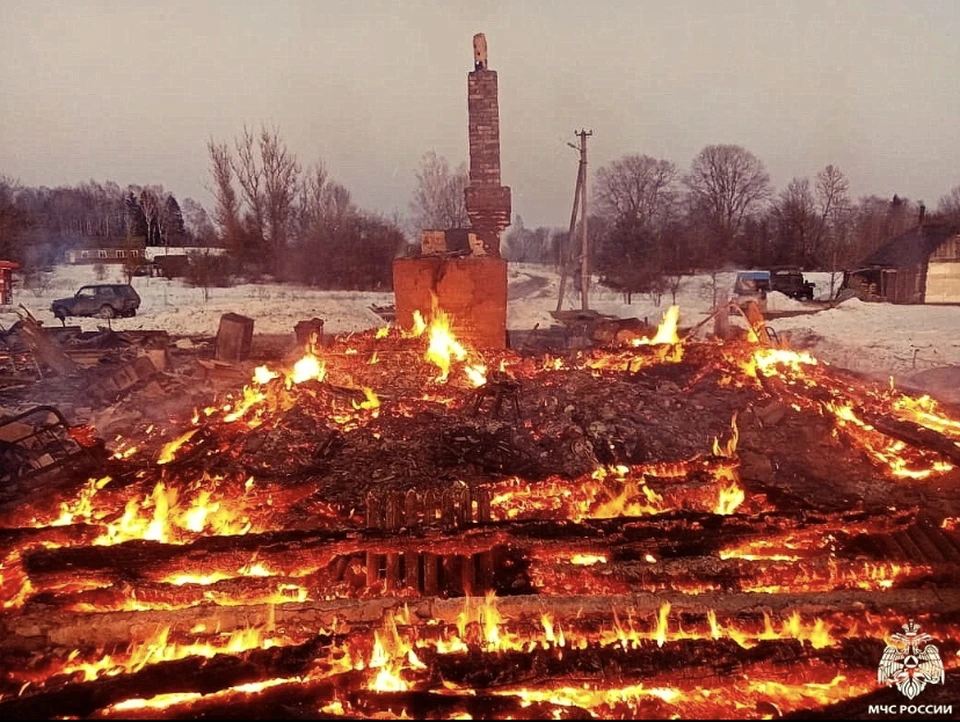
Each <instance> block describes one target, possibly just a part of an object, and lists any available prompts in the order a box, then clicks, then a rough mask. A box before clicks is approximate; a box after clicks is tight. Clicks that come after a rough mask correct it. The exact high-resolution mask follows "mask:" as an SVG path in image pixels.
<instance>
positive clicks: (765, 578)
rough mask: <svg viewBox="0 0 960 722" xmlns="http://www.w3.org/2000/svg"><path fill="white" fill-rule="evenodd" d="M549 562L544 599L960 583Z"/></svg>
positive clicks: (820, 571) (688, 565) (766, 568)
mask: <svg viewBox="0 0 960 722" xmlns="http://www.w3.org/2000/svg"><path fill="white" fill-rule="evenodd" d="M549 557H550V555H546V558H544V559H536V558H535V559H533V560H532V563H531V565H530V570H529V575H530V581H531V584H532V585H533V587H534V588H535V589H536V590H537V591H538V592H539V593H540V594H574V593H579V594H589V593H594V594H628V593H637V592H661V591H667V590H673V591H681V592H687V593H690V594H699V593H702V592H705V591H709V592H768V593H789V592H818V591H820V592H827V591H834V590H843V589H862V590H866V591H883V590H886V589H891V588H898V589H905V588H917V587H920V586H922V585H929V584H936V585H942V584H954V583H956V582H957V581H958V579H960V564H954V565H952V566H950V567H936V568H934V567H932V566H930V565H926V564H919V565H910V564H897V563H891V562H867V561H863V560H857V559H836V558H833V557H829V556H824V557H823V558H821V559H811V560H805V561H803V562H796V561H777V560H742V559H735V560H718V559H699V560H682V561H676V562H671V561H669V560H661V561H659V562H658V561H657V560H655V559H654V560H653V561H652V562H647V561H644V562H631V563H611V562H609V561H607V560H606V558H605V557H602V556H597V555H580V556H579V557H578V556H576V555H575V556H574V558H573V559H572V560H571V561H570V562H568V563H563V562H551V561H550V558H549ZM651 559H652V557H651Z"/></svg>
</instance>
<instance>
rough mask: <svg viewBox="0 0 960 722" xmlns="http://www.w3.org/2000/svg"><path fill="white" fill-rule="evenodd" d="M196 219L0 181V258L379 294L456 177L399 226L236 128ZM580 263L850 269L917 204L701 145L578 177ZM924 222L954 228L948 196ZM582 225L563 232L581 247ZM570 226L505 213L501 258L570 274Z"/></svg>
mask: <svg viewBox="0 0 960 722" xmlns="http://www.w3.org/2000/svg"><path fill="white" fill-rule="evenodd" d="M207 154H208V160H209V174H210V175H209V189H210V191H211V193H212V195H213V198H214V204H213V208H212V210H211V212H210V214H208V213H207V211H206V210H205V209H204V208H203V206H202V205H201V204H199V203H197V202H196V201H194V200H192V199H190V198H187V199H185V200H184V201H183V203H182V204H181V203H180V202H178V201H177V199H176V197H175V196H174V195H173V194H172V193H170V192H167V191H166V190H164V188H163V187H162V186H159V185H142V186H141V185H129V186H126V187H121V186H119V185H118V184H116V183H113V182H106V183H103V184H101V183H97V182H95V181H90V182H88V183H82V184H79V185H76V186H62V187H58V188H52V189H51V188H46V187H41V188H30V187H24V186H21V185H20V184H18V183H16V182H15V181H13V180H11V179H9V178H5V177H2V176H0V258H12V259H13V260H20V261H22V262H29V263H31V264H33V265H37V264H38V263H43V264H49V263H52V262H53V261H54V260H56V257H57V255H58V254H62V250H63V249H64V248H65V247H68V246H69V245H70V244H72V243H75V242H79V241H82V240H83V239H91V238H93V239H96V238H103V239H118V238H143V239H145V240H146V242H147V244H148V245H153V246H163V245H169V246H179V245H191V246H205V245H207V246H212V245H218V246H221V247H225V248H227V249H228V253H227V255H226V256H225V257H224V258H223V259H222V260H218V261H216V263H217V264H218V268H217V269H208V270H211V273H212V272H214V271H215V272H216V273H219V274H221V275H237V274H242V275H245V276H247V277H256V276H258V275H260V274H261V273H269V274H272V275H273V276H274V277H275V278H277V279H278V280H292V281H298V282H303V283H308V284H312V285H316V286H321V287H326V288H348V289H378V288H379V289H384V288H389V287H390V285H391V261H392V260H393V258H395V257H396V256H397V255H398V254H400V253H402V252H404V249H405V247H406V238H405V235H404V231H403V228H404V226H405V227H406V229H407V230H408V231H411V232H412V233H413V235H414V237H415V236H416V234H417V232H418V231H419V230H422V229H425V228H436V229H444V228H465V227H467V226H468V225H469V220H468V218H467V215H466V208H465V205H464V189H465V188H466V186H467V184H468V180H467V177H468V176H467V167H466V164H465V163H461V164H460V165H459V166H457V167H452V166H451V165H450V164H449V163H448V162H447V160H446V159H445V158H443V157H439V156H437V154H436V153H434V152H429V153H426V154H424V156H423V157H422V159H421V161H420V164H419V167H418V169H417V170H416V172H415V183H414V190H413V193H412V196H411V199H410V203H409V217H408V219H407V221H406V222H404V221H403V220H402V219H400V218H399V217H398V216H397V215H396V214H394V216H393V217H392V218H384V217H383V216H381V215H379V214H376V213H372V212H369V211H365V210H363V209H361V208H359V207H357V205H356V204H355V203H354V202H353V200H352V197H351V194H350V191H349V190H348V189H347V188H346V187H344V186H343V185H342V184H340V183H339V182H337V181H336V180H334V179H333V178H332V177H330V175H329V173H328V172H327V170H326V167H325V166H324V164H323V162H322V161H318V162H316V163H314V164H313V165H312V166H309V167H305V166H304V165H303V164H302V163H301V162H300V160H299V159H298V158H297V157H296V155H295V154H293V153H292V152H290V150H289V149H288V148H287V145H286V143H285V141H284V140H283V138H282V137H281V135H280V133H279V131H278V130H276V129H268V128H266V127H261V128H260V130H259V131H253V130H251V129H249V128H246V127H244V129H243V132H242V133H241V134H240V135H239V136H237V137H236V138H234V139H233V140H232V142H223V141H217V140H215V139H213V138H211V139H210V140H209V141H208V142H207ZM590 186H591V190H592V198H591V207H592V213H591V216H590V218H589V219H588V221H589V235H590V238H591V253H592V256H593V257H592V259H591V261H592V264H593V266H592V267H593V268H594V269H596V270H597V271H598V272H599V273H600V274H601V275H602V277H603V280H604V281H605V282H606V283H607V284H608V285H610V286H612V287H615V288H620V289H623V290H625V291H632V292H644V291H662V290H663V287H664V285H665V284H669V279H670V278H671V277H675V276H678V275H680V274H686V273H690V272H693V271H697V270H711V269H714V270H715V269H719V268H724V267H732V266H737V267H756V268H764V267H771V266H795V267H799V268H802V269H805V270H812V269H817V270H840V269H843V268H849V267H851V266H852V265H855V264H856V263H857V262H859V261H860V260H861V259H863V258H864V257H865V256H867V255H868V254H869V253H870V252H871V251H873V250H874V249H876V248H877V247H878V246H879V245H881V244H882V243H883V242H884V241H886V240H887V239H889V238H890V237H892V236H894V235H896V234H897V233H900V232H902V231H904V230H905V229H907V228H909V227H911V226H912V225H914V224H915V223H916V220H917V215H918V204H917V203H915V202H913V201H911V200H909V199H907V198H904V197H901V196H898V195H895V196H894V197H893V198H880V197H878V196H875V195H870V196H864V197H861V198H859V199H857V200H853V199H852V198H851V197H850V192H849V181H848V179H847V177H846V176H845V174H844V173H843V172H842V171H841V170H840V169H839V168H838V167H837V166H834V165H828V166H826V167H825V168H823V169H822V170H821V171H820V172H819V173H817V174H816V176H815V177H814V178H812V179H809V178H794V179H792V180H791V181H790V182H789V183H788V184H787V185H786V187H785V188H783V189H781V190H779V191H777V190H776V189H775V188H774V187H773V185H772V184H771V182H770V177H769V175H768V173H767V171H766V169H765V167H764V165H763V163H762V162H761V161H760V159H758V158H757V157H756V156H754V155H753V154H752V153H751V152H750V151H748V150H746V149H745V148H743V147H741V146H738V145H709V146H706V147H705V148H703V150H701V151H700V152H699V153H698V154H697V155H696V156H695V157H694V158H693V160H692V161H691V163H690V166H689V168H688V169H686V170H685V171H682V170H681V169H680V168H679V167H678V166H677V165H676V164H675V163H674V162H672V161H670V160H668V159H663V158H653V157H651V156H647V155H640V154H628V155H624V156H622V157H620V158H618V159H616V160H614V161H611V162H610V163H607V164H606V165H604V166H602V167H601V168H599V169H598V170H597V171H596V172H595V173H594V175H593V178H592V179H591V184H590ZM928 217H930V218H931V219H933V218H937V217H939V218H941V219H944V220H947V221H951V222H957V223H960V185H958V186H956V187H955V188H953V189H952V190H951V191H950V192H949V193H947V194H946V195H945V196H944V197H943V198H942V199H940V203H939V205H938V206H937V208H936V209H935V210H932V211H930V212H929V213H928ZM579 232H580V230H579V229H577V231H576V234H577V238H579ZM569 240H570V239H569V238H568V231H567V230H565V229H557V228H551V227H539V228H527V227H526V226H525V225H524V223H523V219H522V217H521V216H519V215H518V216H517V217H516V219H515V222H514V224H513V225H512V226H511V228H510V229H509V232H508V233H507V234H506V237H505V239H504V249H505V255H506V256H507V258H508V259H510V260H513V261H521V262H539V263H544V262H547V263H570V262H573V261H576V256H577V254H578V252H579V251H578V250H577V249H578V248H579V243H577V242H575V243H570V242H569Z"/></svg>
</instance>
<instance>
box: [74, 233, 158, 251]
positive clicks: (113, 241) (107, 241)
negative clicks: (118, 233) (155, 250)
mask: <svg viewBox="0 0 960 722" xmlns="http://www.w3.org/2000/svg"><path fill="white" fill-rule="evenodd" d="M70 245H71V246H72V247H73V248H78V249H82V250H90V249H94V250H96V249H100V248H103V249H125V248H144V247H146V245H147V240H146V238H144V237H143V236H133V237H132V238H100V237H89V236H85V237H82V238H78V239H76V240H75V241H74V242H73V243H71V244H70Z"/></svg>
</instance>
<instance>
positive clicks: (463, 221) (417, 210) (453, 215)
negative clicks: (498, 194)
mask: <svg viewBox="0 0 960 722" xmlns="http://www.w3.org/2000/svg"><path fill="white" fill-rule="evenodd" d="M467 184H468V178H467V165H466V163H461V164H460V165H459V166H458V167H457V169H456V170H455V171H451V170H450V165H449V164H448V163H447V159H446V158H443V157H438V156H437V154H436V153H435V152H434V151H432V150H431V151H430V152H428V153H424V155H423V158H421V160H420V168H419V170H418V171H417V185H416V187H415V188H414V191H413V198H412V199H411V201H410V213H411V215H412V216H413V224H414V226H415V227H416V228H417V230H423V229H424V228H436V229H446V228H466V227H467V226H468V225H469V222H470V221H469V219H468V218H467V207H466V201H465V199H464V195H463V193H464V190H465V189H466V187H467Z"/></svg>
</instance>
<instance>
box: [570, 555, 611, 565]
mask: <svg viewBox="0 0 960 722" xmlns="http://www.w3.org/2000/svg"><path fill="white" fill-rule="evenodd" d="M570 563H571V564H577V565H578V566H584V567H590V566H593V565H594V564H606V563H607V558H606V557H605V556H604V555H603V554H574V555H573V556H572V557H570Z"/></svg>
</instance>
